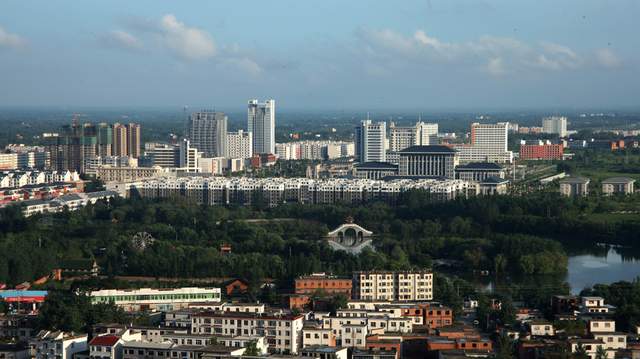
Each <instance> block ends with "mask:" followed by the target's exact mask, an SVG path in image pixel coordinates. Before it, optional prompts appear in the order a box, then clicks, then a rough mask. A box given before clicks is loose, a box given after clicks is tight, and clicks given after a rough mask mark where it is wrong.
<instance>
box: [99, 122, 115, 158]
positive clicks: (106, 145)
mask: <svg viewBox="0 0 640 359" xmlns="http://www.w3.org/2000/svg"><path fill="white" fill-rule="evenodd" d="M97 137H98V156H101V157H105V156H111V151H112V150H113V128H111V126H110V125H109V124H108V123H104V122H102V123H100V124H98V127H97Z"/></svg>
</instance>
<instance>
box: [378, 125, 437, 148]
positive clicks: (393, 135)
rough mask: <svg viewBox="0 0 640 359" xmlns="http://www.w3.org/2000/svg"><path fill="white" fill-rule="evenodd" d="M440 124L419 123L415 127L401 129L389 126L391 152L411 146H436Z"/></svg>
mask: <svg viewBox="0 0 640 359" xmlns="http://www.w3.org/2000/svg"><path fill="white" fill-rule="evenodd" d="M437 139H438V124H437V123H425V122H422V121H420V122H418V123H416V124H415V125H414V126H409V127H399V126H396V125H395V123H393V122H391V124H389V151H391V152H398V151H401V150H404V149H405V148H408V147H411V146H428V145H436V144H437Z"/></svg>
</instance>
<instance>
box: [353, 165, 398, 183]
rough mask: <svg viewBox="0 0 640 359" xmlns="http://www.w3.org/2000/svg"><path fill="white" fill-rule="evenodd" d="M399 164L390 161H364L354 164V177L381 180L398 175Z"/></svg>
mask: <svg viewBox="0 0 640 359" xmlns="http://www.w3.org/2000/svg"><path fill="white" fill-rule="evenodd" d="M397 175H398V165H394V164H393V163H388V162H363V163H356V164H355V165H353V177H355V178H365V179H373V180H379V179H383V178H385V177H390V176H397Z"/></svg>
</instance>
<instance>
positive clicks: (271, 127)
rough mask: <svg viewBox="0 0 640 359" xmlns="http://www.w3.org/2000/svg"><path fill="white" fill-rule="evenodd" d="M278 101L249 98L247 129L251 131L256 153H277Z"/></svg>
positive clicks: (253, 149) (253, 147)
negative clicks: (259, 100) (261, 100)
mask: <svg viewBox="0 0 640 359" xmlns="http://www.w3.org/2000/svg"><path fill="white" fill-rule="evenodd" d="M275 126H276V102H275V100H267V101H266V102H258V100H249V103H248V110H247V130H248V132H251V136H252V141H253V146H252V151H253V153H254V154H262V153H272V154H275V153H276V128H275Z"/></svg>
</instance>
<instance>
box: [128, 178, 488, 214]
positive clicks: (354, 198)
mask: <svg viewBox="0 0 640 359" xmlns="http://www.w3.org/2000/svg"><path fill="white" fill-rule="evenodd" d="M412 189H421V190H425V191H428V192H429V193H430V194H431V196H432V198H433V199H434V200H450V199H454V198H456V197H458V196H463V197H466V196H468V195H476V194H477V191H478V188H477V185H476V184H471V183H469V182H466V181H462V180H442V179H430V178H429V179H427V178H424V179H394V180H390V181H380V180H367V179H338V178H332V179H318V180H316V179H307V178H279V177H271V178H249V177H235V178H223V177H191V178H187V177H181V178H161V179H153V180H145V181H140V182H133V183H127V184H125V185H123V186H122V188H120V190H121V191H122V193H123V194H124V195H125V196H127V197H129V196H131V194H135V195H139V196H141V197H144V198H174V197H176V198H177V197H185V196H186V197H188V198H191V199H193V200H194V201H196V202H197V203H200V204H208V205H228V204H237V205H250V204H251V201H252V200H253V199H254V198H255V194H256V193H262V194H263V198H265V199H266V200H267V201H268V204H269V206H271V207H274V206H277V205H279V204H282V203H302V204H307V203H308V204H323V203H326V204H330V203H338V202H343V203H353V204H358V203H366V202H368V201H372V200H379V201H385V202H388V203H394V202H395V201H396V200H397V199H398V198H399V196H400V195H401V194H402V193H403V192H405V191H409V190H412Z"/></svg>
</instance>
